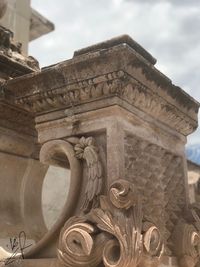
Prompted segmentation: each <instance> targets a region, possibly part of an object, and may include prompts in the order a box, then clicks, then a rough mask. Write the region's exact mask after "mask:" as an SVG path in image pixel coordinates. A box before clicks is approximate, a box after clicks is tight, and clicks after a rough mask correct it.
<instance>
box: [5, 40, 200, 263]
mask: <svg viewBox="0 0 200 267" xmlns="http://www.w3.org/2000/svg"><path fill="white" fill-rule="evenodd" d="M155 63H156V60H155V59H154V58H153V57H152V56H151V55H150V54H149V53H148V52H147V51H145V50H144V49H143V48H142V47H141V46H140V45H139V44H137V43H136V42H135V41H133V40H132V39H131V38H130V37H129V36H126V35H125V36H121V37H118V38H115V39H112V40H109V41H107V42H103V43H100V44H97V45H94V46H91V47H88V48H85V49H81V50H79V51H76V52H75V53H74V57H73V58H72V59H70V60H68V61H65V62H62V63H59V64H57V65H54V66H50V67H47V68H44V69H43V70H41V71H39V70H38V71H35V72H32V73H29V74H27V75H24V76H21V77H19V78H15V79H12V80H7V81H6V82H5V83H4V84H3V85H2V87H3V90H4V92H5V94H4V97H5V99H6V101H7V102H8V103H9V105H10V106H12V107H15V108H18V109H19V110H21V111H23V112H26V114H28V115H29V116H32V118H33V119H34V120H33V121H34V124H33V125H34V126H35V129H36V131H37V134H36V133H35V135H34V138H36V137H37V140H38V143H39V144H38V150H39V151H38V153H37V152H36V151H35V154H34V156H33V154H32V155H30V157H31V158H32V159H31V162H32V163H33V164H36V168H32V167H30V170H27V169H26V168H27V167H26V165H25V167H24V169H26V171H25V172H24V173H25V174H26V175H25V176H23V180H22V181H21V180H20V177H22V174H20V173H18V174H19V178H18V179H19V180H20V181H19V183H17V186H18V188H19V189H20V190H21V191H20V194H19V192H17V191H15V190H17V189H13V191H12V193H13V192H15V193H14V198H13V202H14V201H15V198H16V196H19V195H20V199H21V202H17V203H20V204H18V205H16V208H14V211H15V214H16V218H18V216H19V215H18V214H19V212H20V214H24V216H23V218H22V220H21V223H22V225H24V226H26V229H27V231H28V234H29V238H30V239H34V240H35V242H36V244H35V245H34V246H32V247H31V248H30V249H29V251H26V252H25V253H24V254H23V256H24V257H25V258H26V260H30V261H29V263H30V266H36V265H34V260H36V261H35V262H36V263H37V262H40V261H41V266H43V265H44V266H45V264H46V263H45V262H46V260H44V259H47V258H48V259H49V258H51V259H52V262H54V260H53V259H55V258H56V259H57V261H56V264H55V266H66V267H68V266H70V267H78V266H82V267H87V266H91V267H93V266H94V267H95V266H105V267H144V266H145V267H159V266H160V267H161V266H162V267H164V266H171V267H172V266H173V267H175V266H176V267H194V266H195V265H196V264H197V262H198V261H199V256H200V250H199V248H200V236H199V231H200V227H199V225H200V217H199V216H200V212H199V209H198V207H190V205H189V199H188V185H187V164H186V158H185V143H186V137H187V135H188V134H190V133H192V132H193V131H194V130H195V129H196V127H197V113H198V109H199V103H198V102H196V101H195V100H194V99H192V98H191V97H189V96H188V95H187V94H186V93H185V92H184V91H183V90H182V89H181V88H179V87H177V86H175V85H173V83H172V82H171V81H170V80H169V79H168V78H167V77H166V76H165V75H164V74H162V73H160V72H159V71H158V70H157V69H156V67H155V66H154V65H155ZM13 130H14V129H13ZM27 134H28V133H27ZM38 157H39V159H40V161H41V163H42V164H43V165H40V164H41V163H39V162H38V161H37V158H38ZM33 158H34V159H33ZM26 160H27V159H26ZM26 162H27V161H26ZM22 163H23V162H22ZM16 164H17V161H16ZM37 165H38V166H37ZM48 165H54V166H59V167H63V168H66V169H70V173H71V177H70V188H69V194H68V198H67V201H66V202H65V204H64V208H63V211H62V213H61V214H60V216H59V218H58V220H57V221H56V223H55V224H54V225H53V227H52V228H51V229H50V230H47V229H45V224H44V220H43V217H42V215H41V210H42V208H41V197H40V196H41V191H42V189H41V188H42V186H41V183H42V178H41V176H42V175H43V176H44V174H45V172H46V170H47V167H48ZM39 168H41V169H43V171H42V170H39ZM15 169H16V168H15ZM20 170H21V168H20ZM38 170H39V171H38ZM37 171H38V173H35V172H37ZM15 180H16V179H15ZM8 183H11V182H10V181H8ZM32 188H36V189H37V192H35V191H34V190H32ZM22 189H23V190H22ZM9 194H10V192H9ZM6 196H7V195H4V197H5V198H6ZM3 201H5V200H3ZM0 203H1V202H0ZM21 211H23V212H24V213H22V212H21ZM31 213H33V215H31ZM4 216H10V217H9V220H10V222H12V223H13V225H14V224H15V220H14V219H15V218H14V217H12V212H11V213H7V212H6V210H4ZM12 220H13V221H12ZM31 223H32V224H31ZM26 260H25V261H26ZM25 261H24V262H25ZM42 261H43V263H42ZM31 262H32V263H31ZM54 263H55V262H54ZM31 264H32V265H31ZM42 264H43V265H42Z"/></svg>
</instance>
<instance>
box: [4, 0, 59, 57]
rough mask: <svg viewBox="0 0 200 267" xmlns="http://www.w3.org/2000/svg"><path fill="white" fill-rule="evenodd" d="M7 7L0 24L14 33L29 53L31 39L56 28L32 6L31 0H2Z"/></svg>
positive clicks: (25, 51) (24, 50)
mask: <svg viewBox="0 0 200 267" xmlns="http://www.w3.org/2000/svg"><path fill="white" fill-rule="evenodd" d="M1 5H2V6H4V7H5V9H4V10H5V13H4V14H3V16H2V18H1V20H0V24H1V26H4V27H5V28H8V29H10V30H11V31H12V32H13V33H14V40H15V41H18V42H20V43H22V51H23V52H24V53H25V54H27V52H28V44H29V42H30V41H32V40H34V39H37V38H39V37H41V36H42V35H44V34H47V33H49V32H51V31H53V30H54V24H53V23H52V22H51V21H49V20H48V19H47V18H45V17H44V16H43V15H41V14H40V13H39V12H37V11H36V10H35V9H33V8H32V7H31V1H30V0H7V1H6V0H1Z"/></svg>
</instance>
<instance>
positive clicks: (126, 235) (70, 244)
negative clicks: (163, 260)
mask: <svg viewBox="0 0 200 267" xmlns="http://www.w3.org/2000/svg"><path fill="white" fill-rule="evenodd" d="M162 248H163V245H162V237H161V234H160V232H159V230H158V228H157V227H156V226H155V225H153V224H152V223H149V222H144V218H143V215H142V207H141V201H140V197H139V196H138V194H137V192H136V190H135V188H134V186H133V184H131V183H130V182H128V181H124V180H117V181H116V182H114V183H113V184H112V185H111V186H110V190H109V194H108V196H103V195H102V196H100V207H99V208H93V209H91V210H90V212H89V213H87V214H85V215H83V217H73V218H71V219H70V220H69V221H68V222H67V223H66V224H65V226H64V228H63V229H62V231H61V234H60V241H59V248H58V259H59V260H60V262H61V263H62V265H64V266H72V267H75V266H83V267H86V266H91V267H93V266H94V267H95V266H98V265H99V264H100V263H101V262H102V263H103V264H104V266H105V267H137V266H138V267H144V266H145V267H148V266H149V267H150V266H154V267H155V266H158V264H159V259H160V256H161V254H162V251H163V249H162Z"/></svg>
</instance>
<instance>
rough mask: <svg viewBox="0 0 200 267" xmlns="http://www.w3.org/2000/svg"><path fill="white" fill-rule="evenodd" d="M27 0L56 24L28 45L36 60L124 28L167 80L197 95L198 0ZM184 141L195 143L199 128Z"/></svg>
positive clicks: (61, 55)
mask: <svg viewBox="0 0 200 267" xmlns="http://www.w3.org/2000/svg"><path fill="white" fill-rule="evenodd" d="M32 6H33V7H34V8H35V9H37V10H38V11H39V12H40V13H42V14H43V15H44V16H46V17H47V18H48V19H50V20H51V21H52V22H54V23H55V27H56V29H55V31H54V32H52V33H50V34H48V35H46V36H43V37H41V38H40V39H38V40H35V41H33V42H32V43H31V45H30V49H29V54H31V55H33V56H34V57H36V58H37V59H38V60H39V62H40V64H41V66H46V65H50V64H53V63H56V62H59V61H62V60H65V59H69V58H71V57H72V55H73V52H74V51H75V50H77V49H80V48H83V47H86V46H88V45H91V44H94V43H97V42H100V41H103V40H106V39H109V38H112V37H114V36H117V35H121V34H125V33H126V34H129V35H130V36H131V37H132V38H133V39H135V40H136V41H137V42H138V43H140V44H141V45H142V46H143V47H144V48H145V49H147V50H148V51H149V52H150V53H151V54H152V55H153V56H154V57H155V58H157V60H158V61H157V64H156V66H157V68H158V69H159V70H161V71H162V72H164V73H165V74H166V75H167V76H168V77H169V78H171V79H172V81H173V83H175V84H177V85H179V86H180V87H182V88H183V89H184V90H185V91H186V92H188V93H189V94H190V95H191V96H193V97H194V98H195V99H197V100H198V101H200V88H199V86H200V0H65V1H61V0H57V1H55V0H43V1H41V0H32ZM199 119H200V117H199ZM188 141H189V144H195V143H200V130H197V131H196V132H195V133H194V134H193V135H191V136H190V137H189V138H188Z"/></svg>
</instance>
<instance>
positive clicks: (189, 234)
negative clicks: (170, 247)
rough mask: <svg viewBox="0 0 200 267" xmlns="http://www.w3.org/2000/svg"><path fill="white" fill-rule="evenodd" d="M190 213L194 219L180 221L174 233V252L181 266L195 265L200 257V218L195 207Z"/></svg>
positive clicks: (192, 266)
mask: <svg viewBox="0 0 200 267" xmlns="http://www.w3.org/2000/svg"><path fill="white" fill-rule="evenodd" d="M190 215H191V216H192V217H193V221H192V222H191V219H190V222H188V220H187V221H180V222H179V223H178V225H177V226H176V229H175V232H174V235H173V240H174V252H175V255H176V256H177V257H178V260H179V265H180V267H194V266H196V264H197V262H198V261H199V258H200V218H199V216H198V214H197V212H196V211H195V209H193V208H192V209H191V211H190Z"/></svg>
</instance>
